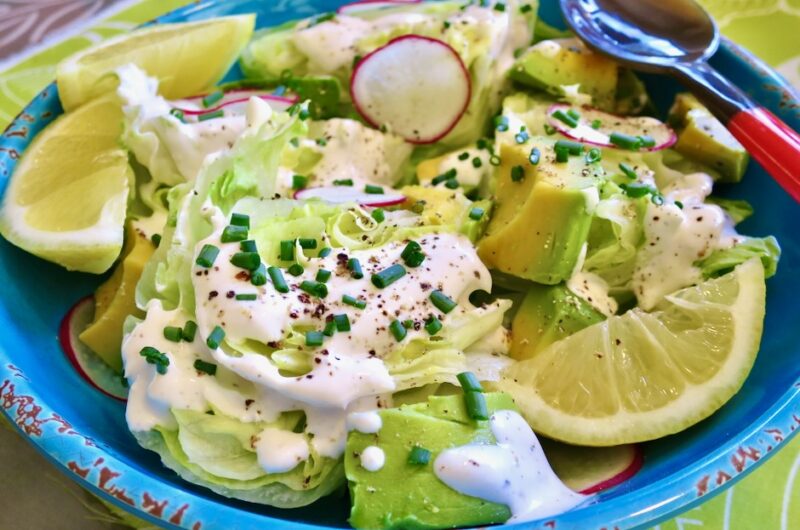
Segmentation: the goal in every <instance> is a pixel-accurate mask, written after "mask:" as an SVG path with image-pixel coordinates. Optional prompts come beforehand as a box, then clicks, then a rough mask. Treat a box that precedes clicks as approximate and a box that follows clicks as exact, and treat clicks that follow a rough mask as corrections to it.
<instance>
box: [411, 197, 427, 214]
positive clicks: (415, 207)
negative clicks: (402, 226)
mask: <svg viewBox="0 0 800 530" xmlns="http://www.w3.org/2000/svg"><path fill="white" fill-rule="evenodd" d="M425 204H427V203H426V202H425V201H423V200H420V201H416V202H415V203H414V204H412V205H411V211H412V212H414V213H415V214H421V213H422V212H424V211H425Z"/></svg>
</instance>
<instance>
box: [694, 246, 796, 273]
mask: <svg viewBox="0 0 800 530" xmlns="http://www.w3.org/2000/svg"><path fill="white" fill-rule="evenodd" d="M780 257H781V247H780V245H778V240H777V239H775V238H774V237H773V236H768V237H744V238H742V240H741V241H739V242H738V243H737V244H736V245H734V246H733V247H731V248H728V249H721V250H716V251H714V252H713V253H712V254H711V255H710V256H708V257H707V258H705V259H702V260H700V261H697V262H695V266H696V267H699V268H700V269H701V271H702V272H703V278H716V277H718V276H722V275H723V274H727V273H728V272H730V271H732V270H733V269H734V268H735V267H736V266H737V265H741V264H742V263H744V262H745V261H747V260H749V259H751V258H759V259H760V260H761V264H762V265H764V276H765V277H767V278H770V277H772V276H774V275H775V272H776V271H777V269H778V261H779V260H780Z"/></svg>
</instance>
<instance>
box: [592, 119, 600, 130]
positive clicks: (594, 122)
mask: <svg viewBox="0 0 800 530" xmlns="http://www.w3.org/2000/svg"><path fill="white" fill-rule="evenodd" d="M602 126H603V122H602V121H600V120H592V129H595V130H597V129H599V128H600V127H602Z"/></svg>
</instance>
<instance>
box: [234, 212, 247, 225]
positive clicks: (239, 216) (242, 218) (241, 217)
mask: <svg viewBox="0 0 800 530" xmlns="http://www.w3.org/2000/svg"><path fill="white" fill-rule="evenodd" d="M231 224H232V225H233V226H243V227H245V228H250V216H249V215H247V214H243V213H232V214H231Z"/></svg>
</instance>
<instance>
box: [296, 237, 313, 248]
mask: <svg viewBox="0 0 800 530" xmlns="http://www.w3.org/2000/svg"><path fill="white" fill-rule="evenodd" d="M297 242H298V243H300V248H304V249H306V250H309V249H314V248H317V240H316V239H314V238H313V237H301V238H300V239H298V240H297Z"/></svg>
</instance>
